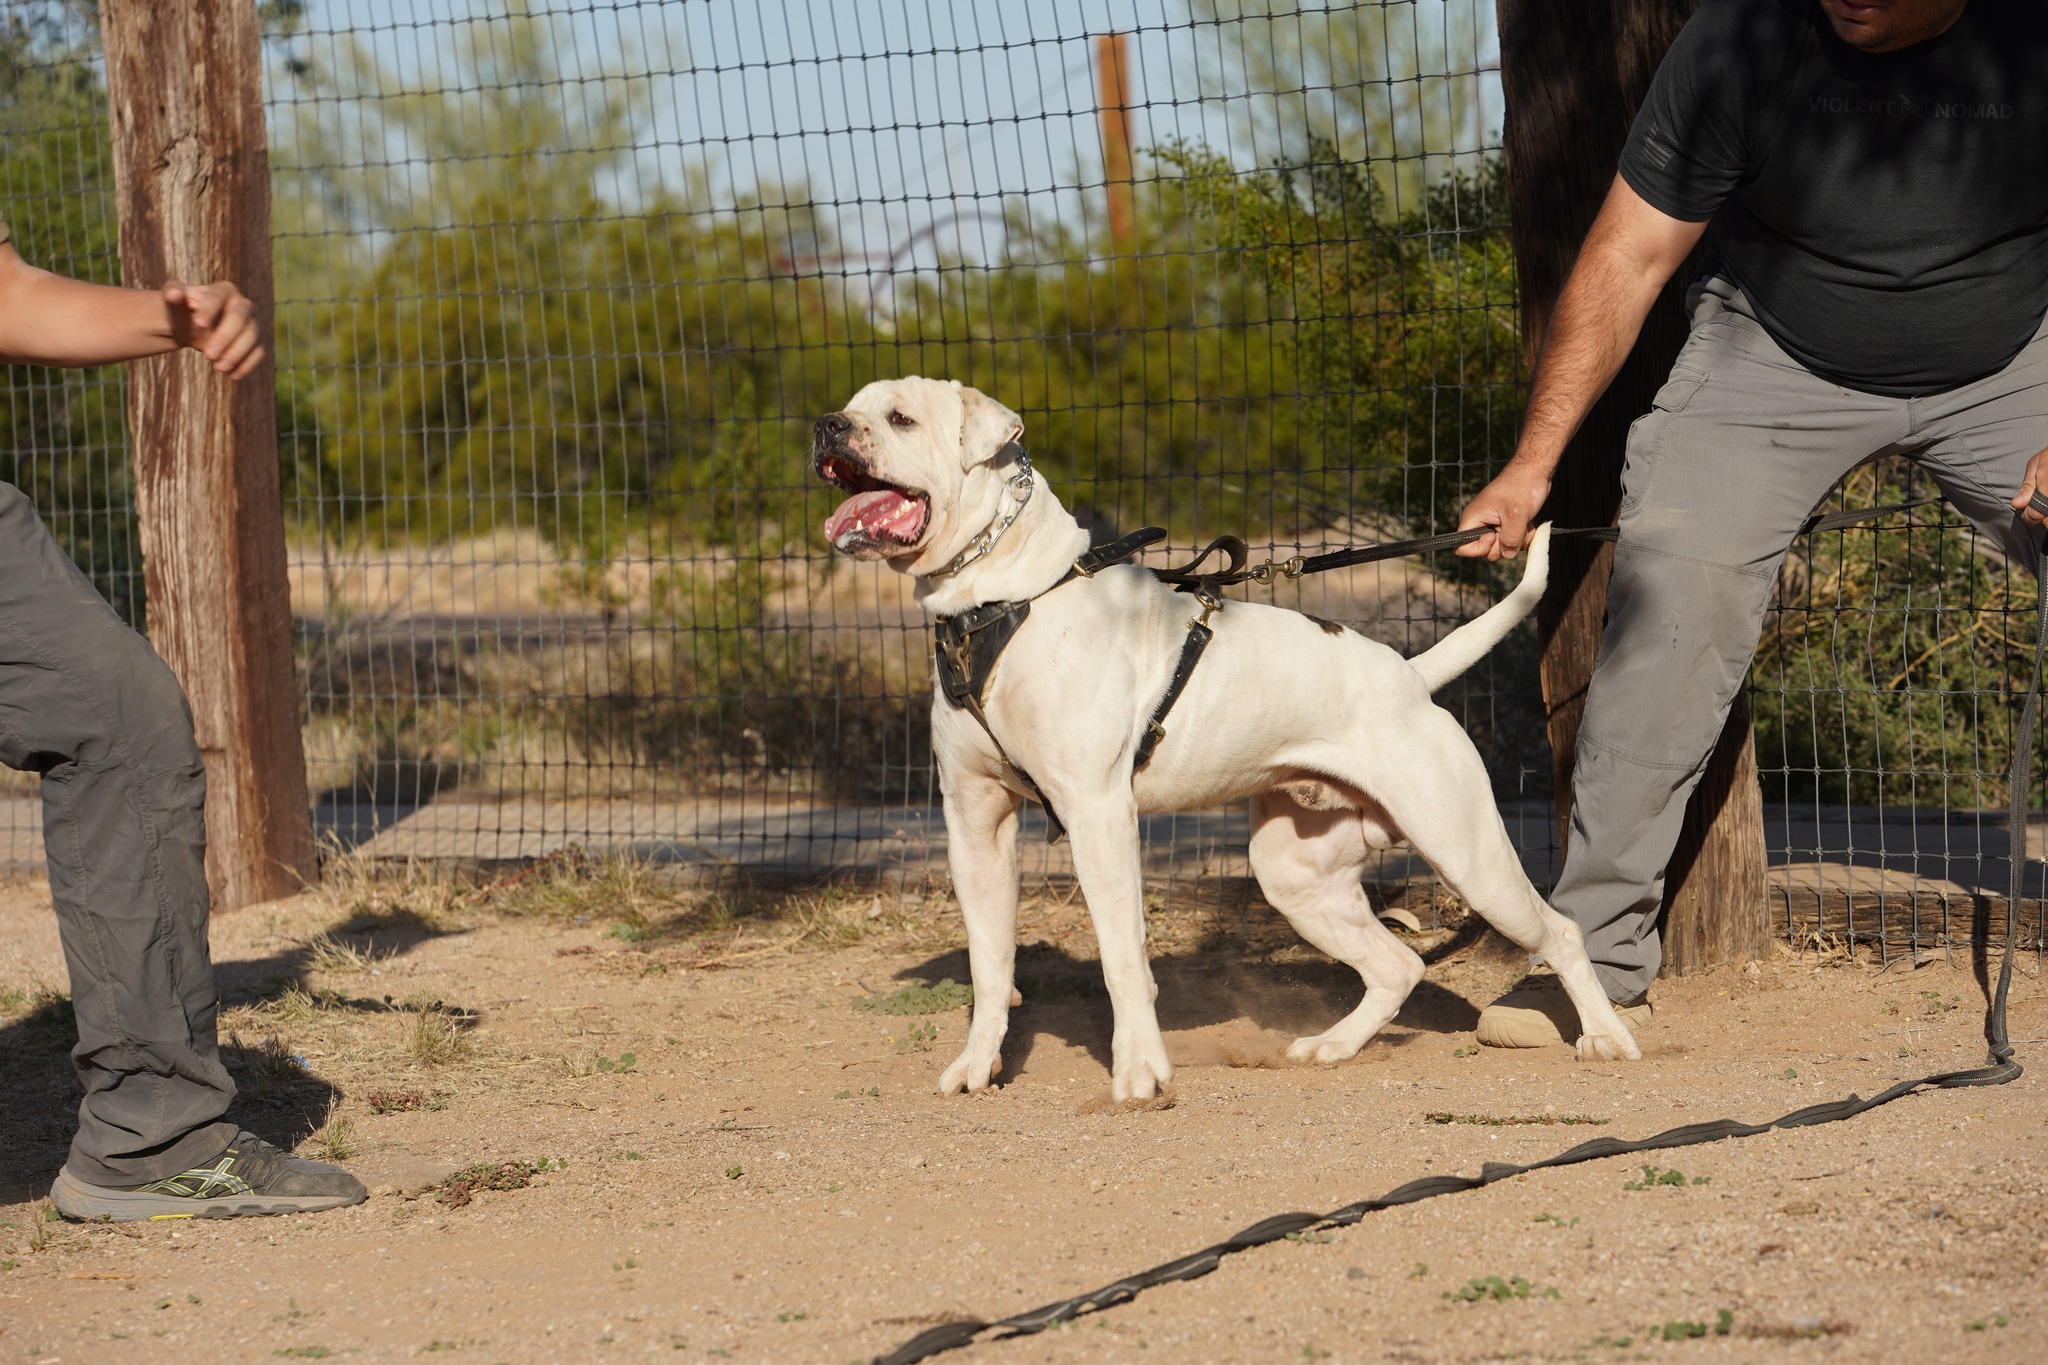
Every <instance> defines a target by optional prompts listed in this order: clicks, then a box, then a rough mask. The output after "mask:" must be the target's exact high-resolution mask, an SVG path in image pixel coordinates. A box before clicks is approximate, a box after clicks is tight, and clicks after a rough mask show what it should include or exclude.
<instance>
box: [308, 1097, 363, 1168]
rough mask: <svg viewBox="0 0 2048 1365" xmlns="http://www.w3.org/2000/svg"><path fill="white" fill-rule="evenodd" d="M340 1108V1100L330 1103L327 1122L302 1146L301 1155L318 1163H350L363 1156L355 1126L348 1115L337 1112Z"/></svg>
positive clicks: (330, 1101) (333, 1100)
mask: <svg viewBox="0 0 2048 1365" xmlns="http://www.w3.org/2000/svg"><path fill="white" fill-rule="evenodd" d="M340 1108H341V1100H340V1099H339V1098H336V1099H332V1100H329V1101H328V1104H327V1121H326V1122H325V1123H323V1124H321V1125H320V1130H319V1131H318V1132H316V1133H314V1134H313V1135H312V1136H311V1137H309V1138H307V1139H306V1140H305V1142H303V1143H301V1144H300V1146H299V1151H300V1152H301V1153H303V1154H304V1155H306V1156H309V1157H312V1158H313V1159H314V1160H316V1161H348V1160H350V1159H352V1158H354V1157H356V1156H358V1155H360V1154H361V1152H362V1146H361V1144H360V1143H358V1141H357V1140H356V1134H355V1125H354V1124H353V1123H352V1122H350V1121H349V1118H348V1116H347V1115H345V1114H341V1113H338V1112H337V1111H338V1110H339V1109H340Z"/></svg>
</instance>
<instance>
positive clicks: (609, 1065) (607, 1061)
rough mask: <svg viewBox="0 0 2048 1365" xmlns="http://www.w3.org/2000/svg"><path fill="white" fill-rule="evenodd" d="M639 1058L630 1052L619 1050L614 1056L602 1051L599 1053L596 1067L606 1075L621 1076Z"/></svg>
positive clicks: (631, 1067)
mask: <svg viewBox="0 0 2048 1365" xmlns="http://www.w3.org/2000/svg"><path fill="white" fill-rule="evenodd" d="M639 1060H640V1058H639V1057H638V1056H637V1055H635V1054H634V1053H631V1052H621V1053H620V1054H619V1055H618V1056H617V1057H616V1058H614V1057H607V1056H605V1055H604V1054H603V1053H599V1054H598V1058H597V1069H598V1070H599V1071H600V1072H603V1073H605V1074H607V1075H610V1074H617V1075H621V1076H623V1075H625V1074H626V1073H627V1072H628V1071H631V1070H632V1069H633V1067H634V1064H635V1063H637V1062H638V1061H639Z"/></svg>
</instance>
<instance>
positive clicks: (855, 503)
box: [818, 455, 931, 551]
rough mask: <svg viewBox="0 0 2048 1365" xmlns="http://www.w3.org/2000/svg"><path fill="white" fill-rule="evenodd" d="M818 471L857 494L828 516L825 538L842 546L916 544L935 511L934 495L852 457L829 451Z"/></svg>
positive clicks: (840, 486)
mask: <svg viewBox="0 0 2048 1365" xmlns="http://www.w3.org/2000/svg"><path fill="white" fill-rule="evenodd" d="M818 473H819V474H820V475H822V476H823V477H824V479H825V481H826V482H827V483H829V484H832V485H833V486H835V487H838V488H843V489H845V490H846V491H847V492H849V493H851V494H852V495H853V496H852V497H850V498H848V499H847V500H846V501H845V502H842V503H840V504H839V507H838V510H837V511H835V512H833V513H832V515H831V516H829V517H827V518H825V539H826V540H828V541H830V542H831V543H832V544H833V545H834V546H836V547H837V548H839V549H841V550H847V551H855V550H858V549H861V548H863V547H879V548H887V547H891V546H903V545H915V544H916V543H917V538H918V537H919V536H921V535H923V534H924V525H925V519H926V518H927V517H928V516H930V515H931V498H930V497H929V496H928V495H927V494H925V493H922V492H919V491H918V490H917V489H915V488H903V487H899V486H898V485H896V484H893V483H887V482H885V481H883V480H881V479H878V478H876V477H875V476H874V475H872V474H870V473H868V471H867V470H865V469H863V468H861V467H860V466H859V465H858V464H856V463H854V462H853V461H852V460H849V459H846V458H845V457H844V456H840V455H827V456H825V457H824V459H822V460H820V461H819V462H818Z"/></svg>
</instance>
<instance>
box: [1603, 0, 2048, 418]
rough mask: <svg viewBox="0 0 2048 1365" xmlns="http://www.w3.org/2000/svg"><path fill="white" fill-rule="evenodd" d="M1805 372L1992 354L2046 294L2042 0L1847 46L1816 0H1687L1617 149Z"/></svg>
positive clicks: (1917, 380) (1988, 361) (1978, 361)
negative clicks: (1894, 48)
mask: <svg viewBox="0 0 2048 1365" xmlns="http://www.w3.org/2000/svg"><path fill="white" fill-rule="evenodd" d="M1621 174H1622V176H1623V177H1624V178H1625V179H1626V180H1627V181H1628V183H1629V185H1630V186H1631V187H1632V188H1633V189H1634V190H1635V191H1636V193H1638V194H1640V195H1641V196H1642V197H1643V198H1644V199H1646V200H1648V201H1649V203H1650V204H1651V205H1653V206H1654V207H1656V208H1658V209H1660V210H1662V211H1663V212H1665V213H1668V214H1670V215H1672V216H1673V217H1676V218H1683V219H1686V220H1688V221H1691V222H1699V221H1702V220H1708V219H1711V224H1710V226H1709V228H1708V235H1707V256H1708V260H1709V268H1710V269H1713V270H1718V271H1720V272H1721V273H1723V274H1725V275H1728V276H1729V277H1731V278H1732V279H1733V280H1734V281H1735V282H1736V283H1737V284H1739V285H1740V286H1741V287H1742V289H1743V291H1744V292H1745V293H1746V294H1747V295H1748V297H1749V300H1750V305H1751V307H1752V308H1754V309H1755V311H1756V315H1757V320H1758V321H1759V322H1761V323H1762V324H1763V325H1764V327H1765V328H1766V329H1767V330H1768V331H1769V332H1770V334H1771V335H1772V336H1773V337H1774V338H1775V339H1776V340H1777V341H1778V343H1779V344H1780V345H1782V346H1783V347H1784V348H1785V350H1786V351H1787V352H1789V353H1790V354H1791V355H1792V356H1793V357H1795V358H1796V359H1797V360H1799V361H1800V363H1802V364H1804V365H1805V366H1806V367H1807V368H1808V369H1811V370H1812V371H1813V372H1814V373H1816V374H1819V375H1821V376H1823V377H1825V378H1828V379H1831V380H1833V381H1834V382H1836V383H1838V384H1841V385H1843V386H1845V387H1848V388H1853V389H1861V390H1864V391H1866V392H1869V393H1877V394H1888V395H1893V396H1901V397H1906V396H1912V395H1916V394H1925V393H1939V392H1941V391H1943V390H1946V389H1952V388H1955V387H1956V386H1958V385H1960V384H1965V383H1968V382H1969V381H1971V380H1973V379H1979V378H1982V377H1983V376H1985V375H1987V374H1991V373H1993V372H1995V371H1996V370H1998V369H1999V368H2001V367H2002V366H2003V365H2004V364H2005V363H2006V362H2007V361H2009V360H2011V359H2012V357H2013V356H2014V355H2015V354H2016V353H2017V352H2018V351H2019V349H2020V348H2021V347H2022V346H2024V345H2025V344H2026V343H2027V341H2028V339H2029V338H2031V337H2032V336H2033V334H2034V330H2035V328H2036V327H2037V326H2038V325H2039V324H2040V322H2041V319H2042V316H2043V314H2044V313H2048V3H2044V2H2043V0H1969V4H1968V6H1967V7H1966V8H1965V9H1964V10H1963V13H1962V17H1961V18H1959V19H1958V20H1957V21H1956V22H1955V24H1954V25H1953V26H1952V27H1951V28H1949V30H1948V31H1947V32H1946V33H1943V34H1941V35H1940V36H1939V37H1936V38H1933V39H1930V40H1929V41H1927V42H1924V43H1920V44H1917V45H1915V46H1913V47H1910V48H1907V49H1905V50H1903V51H1900V52H1894V53H1884V54H1870V53H1863V52H1858V51H1857V50H1856V49H1855V48H1853V47H1850V46H1849V45H1848V44H1847V43H1844V42H1843V41H1842V40H1841V39H1840V38H1838V37H1836V36H1835V32H1834V30H1833V28H1832V27H1830V25H1829V24H1828V21H1827V17H1826V16H1825V15H1824V14H1822V13H1821V9H1820V5H1819V4H1818V3H1817V0H1705V3H1704V4H1702V5H1701V6H1700V9H1699V12H1698V13H1697V14H1695V15H1694V16H1693V18H1692V19H1691V20H1690V21H1689V22H1688V23H1687V24H1686V26H1685V28H1684V29H1683V30H1682V31H1681V32H1680V33H1679V35H1678V40H1677V41H1676V42H1675V43H1673V44H1672V45H1671V51H1670V52H1669V53H1668V54H1667V55H1666V56H1665V58H1664V64H1663V65H1662V66H1661V67H1660V68H1659V69H1658V71H1657V77H1656V80H1655V81H1654V82H1653V83H1652V85H1651V87H1650V94H1649V98H1648V99H1647V101H1646V102H1645V103H1644V105H1643V108H1642V111H1641V113H1639V114H1638V115H1637V117H1636V122H1635V127H1634V128H1633V129H1632V130H1631V131H1630V133H1629V138H1628V145H1627V147H1626V148H1625V149H1624V150H1623V151H1622V155H1621Z"/></svg>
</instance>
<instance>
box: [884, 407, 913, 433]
mask: <svg viewBox="0 0 2048 1365" xmlns="http://www.w3.org/2000/svg"><path fill="white" fill-rule="evenodd" d="M889 425H890V426H892V427H894V428H896V429H897V430H898V431H910V430H913V429H914V428H915V427H916V426H917V419H915V418H912V417H905V416H904V415H903V414H902V413H900V412H892V413H890V414H889Z"/></svg>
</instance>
